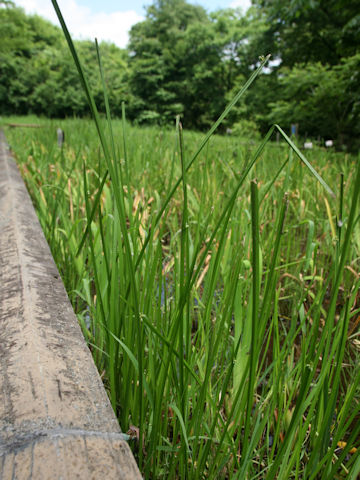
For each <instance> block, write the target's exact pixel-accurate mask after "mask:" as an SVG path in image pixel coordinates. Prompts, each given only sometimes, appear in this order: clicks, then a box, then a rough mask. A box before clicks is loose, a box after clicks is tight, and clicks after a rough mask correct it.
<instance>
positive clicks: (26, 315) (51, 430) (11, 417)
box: [0, 131, 141, 480]
mask: <svg viewBox="0 0 360 480" xmlns="http://www.w3.org/2000/svg"><path fill="white" fill-rule="evenodd" d="M75 478H79V479H86V480H87V479H104V480H111V479H126V480H127V479H141V475H140V473H139V470H138V468H137V466H136V463H135V460H134V458H133V456H132V453H131V451H130V449H129V447H128V445H127V443H126V442H125V441H124V440H123V437H122V434H121V432H120V429H119V426H118V423H117V420H116V418H115V416H114V413H113V411H112V408H111V405H110V402H109V400H108V397H107V395H106V392H105V390H104V387H103V384H102V381H101V379H100V376H99V374H98V372H97V370H96V367H95V365H94V362H93V359H92V356H91V354H90V352H89V349H88V348H87V346H86V344H85V341H84V338H83V336H82V333H81V330H80V328H79V326H78V322H77V319H76V317H75V315H74V312H73V310H72V307H71V305H70V302H69V300H68V297H67V295H66V292H65V289H64V286H63V283H62V281H61V279H60V277H59V273H58V271H57V268H56V266H55V264H54V261H53V258H52V256H51V253H50V250H49V247H48V245H47V243H46V241H45V238H44V235H43V232H42V230H41V227H40V224H39V221H38V219H37V216H36V214H35V211H34V208H33V206H32V203H31V200H30V197H29V195H28V192H27V190H26V188H25V185H24V183H23V181H22V179H21V176H20V174H19V171H18V169H17V166H16V164H15V162H14V161H13V159H12V158H11V156H10V154H9V151H8V147H7V145H6V142H5V137H4V134H3V133H2V132H1V131H0V480H8V479H18V480H22V479H27V480H28V479H39V480H46V479H62V480H67V479H75Z"/></svg>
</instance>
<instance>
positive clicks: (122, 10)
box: [15, 0, 251, 47]
mask: <svg viewBox="0 0 360 480" xmlns="http://www.w3.org/2000/svg"><path fill="white" fill-rule="evenodd" d="M15 3H16V4H17V5H19V6H21V7H23V8H24V9H25V11H26V12H28V13H37V14H38V15H41V16H42V17H45V18H47V19H48V20H51V21H52V22H53V23H55V24H57V25H58V21H57V17H56V14H55V12H54V8H53V6H52V3H51V0H15ZM151 3H152V1H151V0H131V1H129V0H58V4H59V6H60V9H61V11H62V13H63V16H64V18H65V22H66V23H67V26H68V28H69V30H70V32H71V33H72V35H73V36H74V37H75V38H78V39H91V40H93V39H94V38H95V37H97V38H98V40H99V41H101V40H105V41H110V42H113V43H115V44H116V45H118V46H119V47H125V46H126V44H127V41H128V32H129V30H130V28H131V26H132V25H133V24H134V23H137V22H140V21H141V20H143V18H144V15H145V10H144V5H145V6H146V5H150V4H151ZM190 3H196V4H198V5H201V6H203V7H204V8H205V9H206V10H207V11H209V12H210V11H213V10H216V9H218V8H227V7H241V8H242V9H243V11H245V10H246V9H247V8H248V7H249V6H250V3H251V1H250V0H222V1H221V0H197V1H191V2H190Z"/></svg>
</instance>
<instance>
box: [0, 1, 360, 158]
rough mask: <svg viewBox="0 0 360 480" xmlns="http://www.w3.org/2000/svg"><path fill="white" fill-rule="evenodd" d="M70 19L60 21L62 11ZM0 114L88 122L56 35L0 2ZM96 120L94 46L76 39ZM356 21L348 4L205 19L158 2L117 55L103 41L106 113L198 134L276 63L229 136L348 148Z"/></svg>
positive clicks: (351, 145) (288, 6)
mask: <svg viewBox="0 0 360 480" xmlns="http://www.w3.org/2000/svg"><path fill="white" fill-rule="evenodd" d="M64 13H65V14H66V12H64ZM0 38H1V42H0V113H1V114H3V115H8V114H28V113H34V114H38V115H47V116H49V117H65V116H72V115H76V116H82V115H87V114H88V108H87V103H86V98H85V95H84V94H83V92H82V89H81V86H80V82H79V80H78V77H77V72H76V69H75V66H74V64H73V61H72V59H71V56H70V53H69V52H68V49H67V46H66V44H65V40H64V38H63V34H62V32H61V30H60V29H59V28H58V27H56V26H54V25H52V24H51V23H50V22H48V21H46V20H44V19H43V18H41V17H39V16H36V15H27V14H26V13H25V12H24V11H23V10H22V9H21V8H18V7H16V6H15V5H14V4H13V3H12V2H11V1H9V0H0ZM75 44H76V47H77V49H78V52H79V55H80V58H81V59H82V60H83V63H84V65H85V70H86V73H87V76H88V79H89V83H90V85H91V87H92V90H93V93H94V96H95V100H96V102H97V104H98V107H99V109H100V110H103V109H104V105H103V95H102V87H101V79H100V77H99V72H98V69H97V60H96V52H95V48H94V45H93V43H92V42H89V41H76V42H75ZM359 45H360V12H359V9H358V4H357V1H354V0H327V1H325V0H290V1H288V2H283V1H282V0H253V1H252V7H251V8H250V9H249V10H248V12H247V13H246V14H243V13H242V12H241V10H239V9H222V10H218V11H216V12H213V13H210V14H209V13H207V12H206V10H205V9H203V8H202V7H200V6H198V5H193V4H191V3H188V2H187V1H186V0H155V1H154V3H153V4H152V5H150V6H149V7H147V10H146V17H145V20H144V21H142V22H140V23H138V24H136V25H134V26H133V27H132V29H131V31H130V39H129V44H128V47H127V48H126V49H120V48H118V47H116V46H115V45H113V44H109V43H101V44H100V52H101V56H102V61H103V66H104V71H105V75H106V81H107V88H108V95H109V99H110V104H111V108H112V112H113V114H114V115H115V116H116V115H118V116H120V115H121V104H122V102H123V101H125V103H126V108H127V115H128V118H129V119H130V120H132V121H133V122H136V123H138V124H149V123H152V124H154V123H155V124H160V125H169V124H171V123H172V122H173V121H174V118H175V116H176V115H180V116H181V117H182V122H183V124H184V126H185V127H186V128H188V129H196V130H204V129H206V128H208V127H209V125H210V124H212V122H213V121H214V120H215V119H216V118H217V117H218V116H219V115H220V114H221V112H222V111H223V109H224V107H225V105H226V104H227V102H228V101H229V100H230V99H231V98H232V97H233V95H234V94H235V93H236V92H237V91H238V89H239V88H240V87H241V86H242V84H243V83H244V81H245V79H246V78H247V77H248V76H249V75H250V74H251V72H252V71H253V70H254V69H255V68H256V67H257V65H258V64H259V57H260V56H262V55H265V54H268V53H271V54H272V61H271V62H270V64H269V66H268V67H267V68H266V69H265V71H264V73H263V74H262V75H261V76H260V77H259V78H258V79H257V81H256V82H255V84H254V85H253V86H252V87H251V89H250V90H249V92H248V93H247V96H246V98H245V101H244V102H243V103H242V104H241V105H239V106H238V107H237V108H235V109H234V110H233V112H232V114H231V116H230V117H229V118H228V119H227V121H226V123H225V124H224V128H231V129H232V130H234V131H236V132H239V133H242V134H243V135H256V134H257V133H258V132H264V131H265V130H267V128H268V126H269V124H271V123H275V122H276V123H279V124H281V125H282V126H283V127H284V128H287V129H288V128H289V126H290V124H297V125H298V131H299V134H300V135H302V136H303V137H309V138H317V137H321V138H323V139H326V138H329V139H330V138H331V139H334V141H335V142H336V144H337V145H338V146H339V147H342V148H348V149H350V150H355V149H357V148H358V147H359V142H360V141H359V138H360V135H359V134H360V122H359V115H360V68H359V67H360V50H359Z"/></svg>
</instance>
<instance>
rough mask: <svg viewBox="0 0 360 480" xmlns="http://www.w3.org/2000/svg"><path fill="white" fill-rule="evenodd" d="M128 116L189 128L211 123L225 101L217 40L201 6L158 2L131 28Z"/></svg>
mask: <svg viewBox="0 0 360 480" xmlns="http://www.w3.org/2000/svg"><path fill="white" fill-rule="evenodd" d="M129 50H130V70H131V72H130V78H129V82H130V87H131V91H132V95H133V98H132V102H131V103H130V114H131V116H132V118H134V119H135V120H136V121H137V122H139V123H142V122H145V121H156V122H158V123H165V124H168V123H169V122H171V121H172V120H173V119H174V117H175V115H177V114H181V115H182V117H183V121H184V124H185V125H186V126H187V127H189V128H198V129H201V128H204V127H206V126H207V125H209V123H211V122H212V121H213V119H214V117H216V116H217V115H218V114H219V113H220V111H221V110H222V108H223V106H224V102H225V92H226V83H225V78H226V72H225V68H224V64H223V63H222V42H221V41H219V37H218V36H217V34H216V29H215V28H214V24H213V22H211V19H210V18H209V16H208V15H207V14H206V12H205V10H204V9H203V8H201V7H199V6H194V5H191V4H189V3H187V2H186V1H185V0H157V1H156V2H155V3H154V4H153V5H151V6H150V7H148V9H147V14H146V19H145V21H144V22H141V23H139V24H137V25H135V26H134V27H133V28H132V29H131V32H130V44H129Z"/></svg>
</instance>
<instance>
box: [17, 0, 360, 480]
mask: <svg viewBox="0 0 360 480" xmlns="http://www.w3.org/2000/svg"><path fill="white" fill-rule="evenodd" d="M53 3H54V6H55V9H56V10H57V13H58V16H59V18H60V21H61V22H62V26H63V29H64V32H65V35H66V38H67V40H68V43H69V46H70V49H71V51H72V54H73V56H74V60H75V62H76V64H77V66H78V69H79V74H80V78H81V79H82V82H83V86H84V89H85V92H86V94H87V96H88V99H89V105H90V108H91V111H92V115H93V117H94V125H95V128H96V130H97V132H98V136H99V137H98V138H99V139H100V145H101V150H100V149H99V147H98V146H97V144H96V142H95V141H94V135H93V128H94V127H90V126H89V125H86V127H85V122H80V121H77V122H76V121H74V120H73V121H72V122H71V124H70V121H69V123H67V122H65V123H64V129H65V130H66V129H67V125H69V127H68V130H69V136H68V134H66V138H67V139H68V138H69V140H68V141H67V144H66V145H67V146H65V147H64V149H63V150H59V149H56V148H55V147H54V142H53V141H51V140H50V139H49V130H48V129H47V128H44V130H43V132H38V135H39V143H36V142H33V144H32V146H31V150H30V152H28V156H27V159H26V161H25V162H24V163H23V164H22V170H23V173H24V174H25V175H26V178H27V179H28V185H29V187H30V189H31V190H32V192H33V196H34V201H35V202H36V204H37V207H38V212H39V216H40V219H41V221H42V224H43V227H44V229H45V231H46V232H47V236H48V238H49V239H50V241H51V245H52V250H53V252H54V256H55V258H56V260H57V263H58V264H59V265H60V270H61V272H62V274H63V275H64V278H65V283H66V285H67V288H68V291H69V292H70V295H71V298H72V300H73V303H74V304H75V308H76V309H77V311H78V317H79V320H80V323H81V325H82V328H83V331H84V334H85V335H86V337H87V339H88V342H89V344H90V346H91V348H92V351H93V355H94V358H95V360H96V363H97V365H98V367H99V370H100V371H101V372H103V376H104V381H105V385H106V387H107V389H108V391H109V397H110V400H111V403H112V405H113V408H114V410H115V412H116V413H117V415H118V418H119V422H120V425H121V427H122V429H123V430H125V431H128V430H130V432H137V431H139V434H138V435H135V437H136V440H134V441H133V449H134V452H135V454H136V456H137V459H138V461H139V466H140V469H141V471H142V472H143V474H144V476H145V477H146V478H194V479H198V478H239V479H242V478H251V479H255V478H263V479H267V480H270V479H274V478H286V479H288V478H289V479H290V478H293V479H296V478H309V479H310V478H311V479H315V478H321V479H329V480H330V479H333V478H337V477H338V478H353V479H355V478H356V476H357V475H358V473H359V471H360V461H359V454H358V452H359V440H358V438H359V430H360V422H359V408H360V407H359V389H358V384H359V375H360V370H359V368H358V366H357V364H356V359H357V358H358V343H356V342H357V336H356V335H357V334H356V332H357V329H358V323H357V320H356V319H357V317H358V315H359V297H358V287H359V282H360V280H359V276H358V274H357V271H358V261H359V260H358V259H359V251H360V248H359V247H360V245H359V244H358V241H357V238H358V237H357V235H358V229H359V220H358V219H359V217H358V200H359V198H358V197H359V192H360V169H359V167H357V169H356V172H355V171H354V170H353V163H351V161H347V162H344V161H343V160H342V162H343V164H342V165H341V168H342V169H343V170H344V173H345V174H344V178H343V180H341V182H340V186H339V187H336V188H335V187H334V188H333V189H334V190H335V191H336V190H339V195H338V196H339V200H338V201H336V200H335V199H334V194H333V191H332V189H330V187H329V186H328V184H329V183H331V184H333V185H336V181H337V177H336V171H337V166H336V163H335V162H334V163H333V164H329V162H328V157H326V156H325V154H323V155H321V154H320V153H319V152H317V157H316V158H315V159H316V167H317V168H316V170H315V169H314V168H313V166H312V164H313V162H312V163H309V161H308V159H306V158H305V157H304V156H303V154H302V153H301V151H299V149H298V148H297V147H296V145H295V144H294V143H293V142H292V140H291V139H289V138H288V137H287V136H286V134H285V133H284V132H283V131H282V129H281V128H280V127H278V126H276V125H275V126H273V127H271V128H270V130H269V132H268V134H267V135H266V136H265V138H264V139H263V141H262V142H261V143H260V145H259V146H258V147H257V148H256V149H255V150H254V151H251V150H249V149H248V147H247V146H246V145H245V146H244V145H236V140H235V141H234V140H230V139H224V138H215V137H213V136H212V135H213V133H214V132H215V130H216V128H217V126H218V125H219V124H220V122H221V121H222V120H223V118H224V117H225V116H226V114H227V112H228V111H229V110H230V108H232V106H233V105H234V104H235V102H236V101H238V100H239V99H240V98H241V96H242V94H243V93H244V92H245V90H246V89H247V88H248V87H250V85H251V82H252V81H254V79H255V77H256V75H258V74H259V73H260V70H261V67H262V65H263V64H264V62H263V64H262V65H261V67H260V68H259V69H258V70H257V71H256V72H255V73H254V75H253V76H252V77H251V79H249V81H248V82H247V83H246V85H245V86H244V88H243V89H241V90H240V92H239V94H238V95H237V97H236V98H235V99H234V101H233V102H232V103H231V104H230V105H229V106H228V108H227V110H226V111H225V112H224V114H223V115H222V116H221V117H220V119H219V120H218V121H217V122H215V124H214V126H213V127H212V128H211V129H210V131H209V132H208V134H207V135H205V137H204V138H203V139H201V138H200V137H199V136H196V135H194V134H189V135H186V132H185V133H183V132H182V127H181V123H180V121H179V120H178V121H177V123H176V128H175V132H174V133H171V132H160V131H159V130H154V129H149V130H142V131H141V132H139V130H137V129H134V128H132V127H131V126H129V125H127V123H126V120H125V112H123V120H122V122H121V123H120V124H118V123H117V122H116V121H112V120H111V116H110V108H109V104H108V100H107V96H106V84H105V79H104V72H103V71H102V66H101V57H100V55H98V60H99V67H100V75H101V78H102V81H103V86H104V96H105V105H106V119H105V120H104V119H102V118H101V117H100V116H99V114H98V112H97V109H96V105H95V102H94V101H93V98H92V96H91V92H90V90H89V88H88V86H87V82H86V79H85V76H84V74H83V71H82V68H81V63H80V61H79V60H78V57H77V54H76V51H75V49H74V46H73V44H72V41H71V38H70V36H69V34H68V32H67V29H66V26H65V23H64V22H63V20H62V16H61V13H60V10H59V9H58V7H57V4H56V2H55V1H53ZM96 48H97V46H96ZM97 51H98V48H97ZM98 53H99V52H98ZM70 125H71V126H70ZM119 127H121V128H122V139H121V141H118V139H117V138H116V136H115V133H114V132H117V131H119ZM51 128H53V127H51ZM91 128H92V130H91ZM77 129H79V130H80V129H81V132H78V133H79V134H78V135H76V136H75V135H74V132H75V130H77ZM275 130H277V131H279V132H280V134H281V136H282V138H283V139H284V141H285V142H286V144H287V145H288V148H287V149H284V148H282V149H280V148H278V149H277V150H276V149H275V148H272V149H271V151H269V150H270V149H269V147H270V145H271V144H270V143H269V142H270V140H271V137H272V135H273V133H274V131H275ZM32 133H33V132H32ZM71 135H74V137H73V139H72V137H71ZM140 139H141V140H140ZM81 142H84V143H83V144H82V145H81ZM87 143H88V145H87V146H86V144H87ZM275 151H276V154H275V153H274V152H275ZM49 158H51V163H50V165H49V161H48V160H49ZM275 158H276V160H277V161H276V162H274V159H275ZM315 159H313V160H315ZM319 170H321V172H320V173H321V175H320V173H319ZM323 178H324V179H325V180H324V179H323ZM335 217H337V218H338V220H341V222H340V221H338V222H337V223H336V220H335ZM334 232H335V234H334ZM69 265H71V266H72V267H70V268H69ZM345 365H346V368H345ZM137 429H138V430H137ZM341 442H342V443H341ZM356 448H357V450H356V451H355V449H356Z"/></svg>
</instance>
